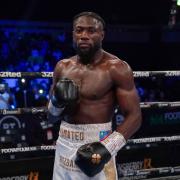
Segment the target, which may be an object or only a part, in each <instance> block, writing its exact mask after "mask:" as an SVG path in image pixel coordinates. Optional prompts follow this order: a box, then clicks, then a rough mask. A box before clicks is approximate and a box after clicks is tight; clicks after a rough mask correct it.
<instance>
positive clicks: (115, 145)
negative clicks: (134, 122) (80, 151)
mask: <svg viewBox="0 0 180 180" xmlns="http://www.w3.org/2000/svg"><path fill="white" fill-rule="evenodd" d="M101 143H102V144H103V145H104V146H105V147H106V149H107V150H108V151H109V152H110V154H111V156H114V155H116V154H117V152H118V151H119V150H120V149H121V148H122V147H123V146H124V145H125V144H126V140H125V138H124V136H123V135H122V134H121V133H119V132H117V131H114V132H113V133H112V134H110V135H109V136H108V137H107V138H106V139H105V140H103V141H101Z"/></svg>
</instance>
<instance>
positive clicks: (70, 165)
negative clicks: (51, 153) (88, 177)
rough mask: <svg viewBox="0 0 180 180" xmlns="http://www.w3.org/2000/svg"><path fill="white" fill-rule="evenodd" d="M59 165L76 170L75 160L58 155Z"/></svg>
mask: <svg viewBox="0 0 180 180" xmlns="http://www.w3.org/2000/svg"><path fill="white" fill-rule="evenodd" d="M59 165H60V166H62V167H63V168H66V169H68V170H72V171H73V170H78V167H77V166H76V164H75V162H74V161H73V160H72V159H68V158H66V157H64V156H59Z"/></svg>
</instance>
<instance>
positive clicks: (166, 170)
mask: <svg viewBox="0 0 180 180" xmlns="http://www.w3.org/2000/svg"><path fill="white" fill-rule="evenodd" d="M133 75H134V77H135V78H151V77H161V78H166V77H179V76H180V71H174V70H169V71H134V72H133ZM52 77H53V72H0V78H52ZM140 107H141V108H142V109H149V108H155V109H156V108H170V109H171V108H176V107H180V101H176V102H141V103H140ZM38 113H47V108H46V107H33V108H16V109H11V110H9V109H8V110H6V109H3V110H0V114H2V115H9V114H11V115H16V114H38ZM170 142H172V143H173V142H180V136H179V135H177V136H162V137H148V138H136V139H129V140H128V141H127V144H126V146H125V147H124V148H125V149H126V150H128V149H131V148H130V147H131V146H132V145H144V144H145V145H146V144H153V143H156V144H158V143H170ZM54 150H55V146H54V145H48V146H30V147H17V148H2V149H0V155H5V154H12V153H26V152H35V151H46V152H47V151H54ZM167 174H170V175H173V176H171V177H170V179H172V177H175V175H177V174H180V166H174V167H173V166H168V167H160V168H150V169H140V170H134V171H133V172H127V173H125V174H123V176H121V177H131V176H140V175H148V176H151V175H152V176H153V175H167ZM178 177H179V176H178ZM153 179H156V178H153ZM158 179H161V178H160V177H159V178H158ZM166 179H168V177H166Z"/></svg>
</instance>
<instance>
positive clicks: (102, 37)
mask: <svg viewBox="0 0 180 180" xmlns="http://www.w3.org/2000/svg"><path fill="white" fill-rule="evenodd" d="M104 36H105V32H104V31H102V33H101V39H102V40H103V39H104Z"/></svg>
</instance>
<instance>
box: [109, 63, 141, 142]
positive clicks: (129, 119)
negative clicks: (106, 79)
mask: <svg viewBox="0 0 180 180" xmlns="http://www.w3.org/2000/svg"><path fill="white" fill-rule="evenodd" d="M111 76H112V79H113V81H114V84H115V87H116V90H115V93H116V98H117V102H118V105H119V107H120V109H121V112H122V115H123V116H124V121H123V122H122V124H120V125H119V126H118V127H117V129H116V131H117V132H119V133H121V134H122V135H123V136H124V138H125V139H126V140H127V139H129V138H130V137H131V136H132V135H133V134H134V133H135V132H136V131H137V130H138V129H139V127H140V125H141V121H142V117H141V108H140V103H139V97H138V94H137V91H136V87H135V83H134V77H133V72H132V70H131V68H130V66H129V65H128V64H127V63H126V62H124V61H118V62H116V63H115V64H114V65H113V67H112V69H111Z"/></svg>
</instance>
